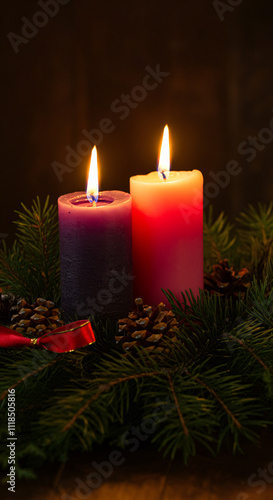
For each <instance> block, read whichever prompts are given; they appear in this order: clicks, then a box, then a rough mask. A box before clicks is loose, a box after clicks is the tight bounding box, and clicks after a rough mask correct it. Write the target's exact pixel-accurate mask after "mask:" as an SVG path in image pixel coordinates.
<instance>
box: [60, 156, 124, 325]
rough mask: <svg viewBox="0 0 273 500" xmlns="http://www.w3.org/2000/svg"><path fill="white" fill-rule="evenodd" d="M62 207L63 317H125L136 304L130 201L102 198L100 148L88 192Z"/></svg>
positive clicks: (111, 195) (117, 194) (108, 194)
mask: <svg viewBox="0 0 273 500" xmlns="http://www.w3.org/2000/svg"><path fill="white" fill-rule="evenodd" d="M58 207H59V224H60V256H61V299H62V308H63V310H64V313H65V316H66V317H67V318H71V319H75V317H77V318H79V319H81V318H87V317H89V316H93V315H98V316H110V317H113V318H120V317H122V316H126V315H127V313H128V310H129V309H130V308H131V306H132V298H133V297H132V280H133V276H132V242H131V239H132V232H131V230H132V228H131V226H132V222H131V196H130V195H129V194H128V193H124V192H122V191H102V192H100V193H99V192H98V174H97V152H96V148H94V149H93V151H92V157H91V164H90V175H89V181H88V186H87V192H86V193H84V192H76V193H70V194H66V195H64V196H61V197H60V198H59V200H58Z"/></svg>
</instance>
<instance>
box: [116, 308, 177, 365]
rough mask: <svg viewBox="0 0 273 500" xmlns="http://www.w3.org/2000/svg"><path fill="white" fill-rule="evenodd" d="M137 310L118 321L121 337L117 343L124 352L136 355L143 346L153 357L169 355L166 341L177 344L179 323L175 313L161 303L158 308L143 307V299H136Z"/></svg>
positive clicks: (118, 337) (117, 338)
mask: <svg viewBox="0 0 273 500" xmlns="http://www.w3.org/2000/svg"><path fill="white" fill-rule="evenodd" d="M135 306H136V307H135V309H134V310H133V311H131V312H130V313H129V314H128V317H127V318H123V319H120V320H119V321H118V325H119V333H120V335H119V336H117V337H116V342H117V344H118V345H119V346H121V347H122V348H123V349H124V351H126V352H127V353H131V354H134V355H136V353H137V351H136V348H137V347H139V346H141V347H144V348H145V351H146V352H147V353H152V354H153V355H156V354H159V353H161V352H163V351H164V353H166V354H167V353H169V351H170V349H169V348H168V345H167V343H166V342H165V340H166V339H167V340H171V341H172V342H177V337H176V335H177V333H178V322H177V320H176V318H175V316H174V313H173V312H172V311H170V310H169V309H167V308H166V306H165V305H164V304H163V303H162V302H161V303H160V304H159V305H158V306H157V307H155V308H154V307H151V306H147V305H143V300H142V299H135Z"/></svg>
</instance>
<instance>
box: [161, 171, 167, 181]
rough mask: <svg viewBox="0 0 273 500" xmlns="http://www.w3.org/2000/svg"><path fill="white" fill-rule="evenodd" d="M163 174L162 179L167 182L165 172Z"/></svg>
mask: <svg viewBox="0 0 273 500" xmlns="http://www.w3.org/2000/svg"><path fill="white" fill-rule="evenodd" d="M161 174H162V177H163V179H164V181H166V180H167V177H166V175H165V172H164V170H162V172H161Z"/></svg>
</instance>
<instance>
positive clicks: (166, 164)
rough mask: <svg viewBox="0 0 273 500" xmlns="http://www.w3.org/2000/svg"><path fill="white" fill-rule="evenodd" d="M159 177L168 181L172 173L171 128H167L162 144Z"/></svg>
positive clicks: (158, 168)
mask: <svg viewBox="0 0 273 500" xmlns="http://www.w3.org/2000/svg"><path fill="white" fill-rule="evenodd" d="M157 170H158V175H159V177H160V179H164V180H166V179H168V178H169V173H170V139H169V127H168V125H166V126H165V128H164V132H163V139H162V144H161V151H160V156H159V162H158V167H157Z"/></svg>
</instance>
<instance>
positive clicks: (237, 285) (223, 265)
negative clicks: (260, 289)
mask: <svg viewBox="0 0 273 500" xmlns="http://www.w3.org/2000/svg"><path fill="white" fill-rule="evenodd" d="M212 269H213V271H212V273H211V274H205V275H204V288H205V290H208V292H209V293H210V294H211V295H213V294H217V295H219V296H221V297H226V298H229V297H232V298H233V299H238V297H239V294H240V297H241V298H242V299H244V297H245V294H246V292H247V289H248V288H249V286H250V273H249V271H248V270H247V269H246V268H245V267H243V268H242V269H241V270H240V271H235V269H234V268H233V267H230V266H229V263H228V260H227V259H224V260H220V262H219V264H216V265H214V266H212Z"/></svg>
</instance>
